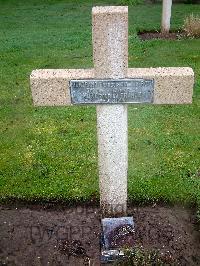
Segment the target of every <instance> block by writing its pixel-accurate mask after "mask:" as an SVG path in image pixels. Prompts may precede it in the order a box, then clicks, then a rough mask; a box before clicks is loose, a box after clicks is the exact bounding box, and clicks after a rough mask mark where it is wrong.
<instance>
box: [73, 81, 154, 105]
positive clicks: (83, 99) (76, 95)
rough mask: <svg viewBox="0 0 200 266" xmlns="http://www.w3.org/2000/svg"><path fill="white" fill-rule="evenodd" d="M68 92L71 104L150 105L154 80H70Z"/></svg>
mask: <svg viewBox="0 0 200 266" xmlns="http://www.w3.org/2000/svg"><path fill="white" fill-rule="evenodd" d="M70 92H71V101H72V104H118V103H124V104H125V103H152V102H153V96H154V80H153V79H117V80H113V79H82V80H71V81H70Z"/></svg>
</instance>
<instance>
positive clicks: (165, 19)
mask: <svg viewBox="0 0 200 266" xmlns="http://www.w3.org/2000/svg"><path fill="white" fill-rule="evenodd" d="M171 9H172V0H163V4H162V22H161V32H162V33H169V30H170V19H171Z"/></svg>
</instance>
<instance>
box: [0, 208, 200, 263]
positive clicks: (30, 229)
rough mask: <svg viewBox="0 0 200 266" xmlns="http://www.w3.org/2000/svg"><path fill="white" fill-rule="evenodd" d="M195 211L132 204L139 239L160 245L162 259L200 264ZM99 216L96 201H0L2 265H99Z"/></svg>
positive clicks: (150, 247) (154, 246) (150, 246)
mask: <svg viewBox="0 0 200 266" xmlns="http://www.w3.org/2000/svg"><path fill="white" fill-rule="evenodd" d="M194 213H195V212H194V211H193V210H191V209H186V208H184V207H166V206H154V207H152V206H148V207H134V206H132V207H130V208H129V210H128V215H132V216H133V217H134V221H135V229H136V232H135V243H136V245H137V246H138V247H142V248H143V249H145V250H157V251H158V252H159V253H160V254H161V256H163V257H164V258H165V259H166V260H165V261H166V264H164V265H187V266H188V265H200V252H199V250H200V232H199V227H198V225H197V223H196V220H195V215H194ZM100 218H101V217H100V213H99V208H98V207H95V206H76V207H67V206H66V207H65V206H62V207H61V205H59V204H58V205H54V206H48V205H29V206H22V205H21V206H20V205H13V206H8V205H1V206H0V265H20V266H23V265H24V266H27V265H29V266H31V265H34V266H39V265H53V266H54V265H73V266H74V265H75V266H76V265H77V266H78V265H95V266H96V265H100V263H99V256H100V247H99V235H100V231H101V230H100ZM89 263H90V264H89ZM152 265H156V264H152Z"/></svg>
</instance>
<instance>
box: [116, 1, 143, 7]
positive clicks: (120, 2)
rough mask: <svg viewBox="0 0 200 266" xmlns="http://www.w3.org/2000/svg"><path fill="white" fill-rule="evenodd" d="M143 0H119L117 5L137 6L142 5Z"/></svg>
mask: <svg viewBox="0 0 200 266" xmlns="http://www.w3.org/2000/svg"><path fill="white" fill-rule="evenodd" d="M143 3H144V0H120V1H119V4H120V5H123V6H135V5H139V4H143Z"/></svg>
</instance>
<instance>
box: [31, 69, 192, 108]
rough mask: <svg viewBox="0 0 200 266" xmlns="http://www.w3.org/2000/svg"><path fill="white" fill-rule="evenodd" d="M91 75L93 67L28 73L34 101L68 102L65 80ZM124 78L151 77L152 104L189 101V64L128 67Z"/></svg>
mask: <svg viewBox="0 0 200 266" xmlns="http://www.w3.org/2000/svg"><path fill="white" fill-rule="evenodd" d="M94 75H95V74H94V69H38V70H34V71H32V73H31V76H30V85H31V90H32V96H33V102H34V105H35V106H60V105H71V104H72V103H71V96H70V90H69V81H70V80H72V79H92V78H94ZM127 78H148V79H154V84H155V87H154V102H153V103H154V104H189V103H192V93H193V85H194V72H193V70H192V69H191V68H189V67H181V68H179V67H166V68H129V69H128V73H127Z"/></svg>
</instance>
